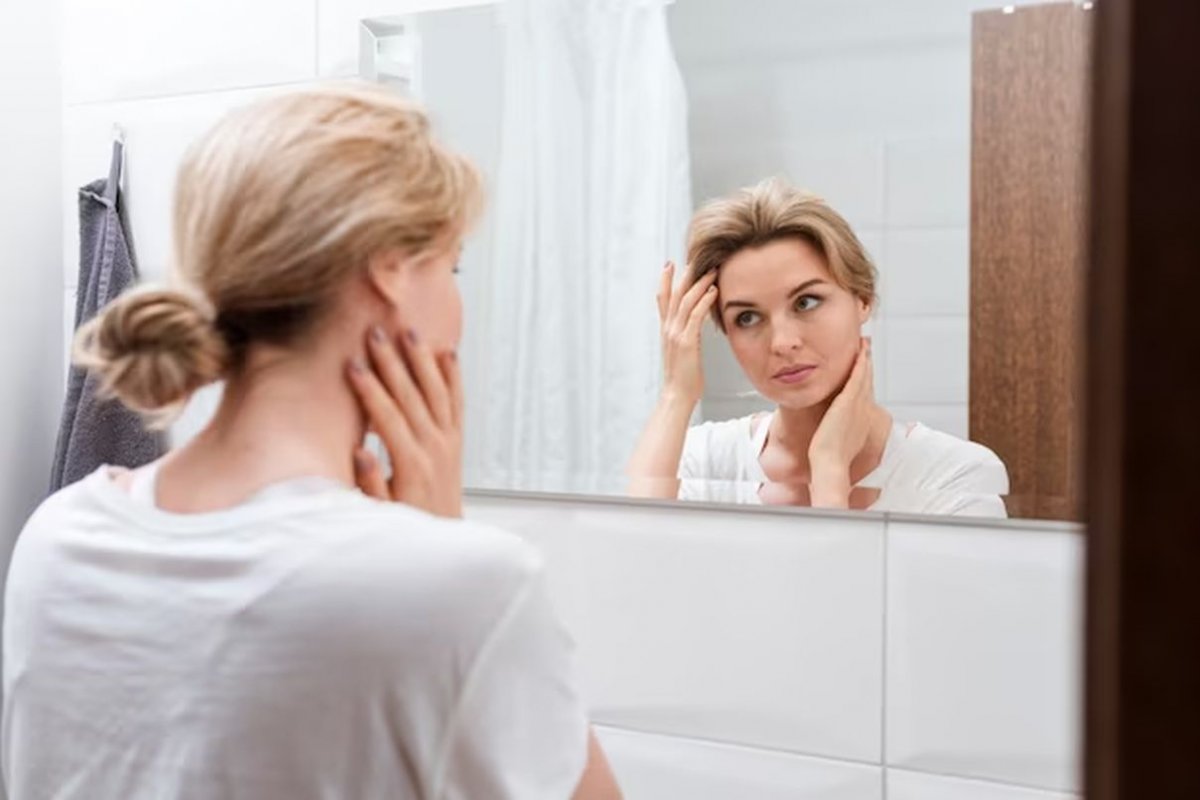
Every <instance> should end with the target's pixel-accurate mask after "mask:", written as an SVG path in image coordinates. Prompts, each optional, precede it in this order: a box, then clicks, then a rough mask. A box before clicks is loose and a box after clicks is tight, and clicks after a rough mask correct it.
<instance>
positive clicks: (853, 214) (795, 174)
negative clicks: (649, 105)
mask: <svg viewBox="0 0 1200 800" xmlns="http://www.w3.org/2000/svg"><path fill="white" fill-rule="evenodd" d="M694 103H695V101H693V107H695V105H694ZM698 137H699V134H697V135H696V138H698ZM691 157H692V161H693V164H694V165H695V166H694V168H693V173H694V175H695V183H694V185H693V187H692V192H693V195H694V197H695V201H696V203H697V205H699V204H700V203H703V202H705V201H706V200H709V199H711V198H714V197H720V196H723V195H726V194H729V193H730V192H732V191H734V190H736V189H740V188H742V187H744V186H749V185H752V184H755V183H757V182H758V181H760V180H762V179H763V178H767V177H770V176H773V175H778V176H782V177H784V178H786V179H787V180H789V181H791V182H792V183H794V184H795V185H797V186H801V187H803V188H805V189H808V190H809V191H812V192H815V193H816V194H819V195H821V196H822V197H824V198H825V199H826V200H828V201H829V202H830V203H831V204H832V205H833V206H834V207H835V208H837V209H838V210H839V211H840V212H841V213H842V214H843V215H845V217H846V219H848V220H849V221H850V223H851V224H852V225H854V226H855V228H856V229H859V230H868V229H878V228H880V227H881V226H882V225H883V148H882V146H881V145H880V144H879V143H878V142H875V141H872V140H869V139H868V140H863V141H857V142H856V141H852V140H851V141H847V140H845V139H825V140H819V139H817V140H805V139H787V140H782V139H781V140H779V141H771V142H765V143H762V144H759V145H756V146H754V147H749V148H744V149H743V148H731V147H730V146H729V143H728V142H727V141H726V142H723V143H718V144H717V145H716V146H712V145H706V146H700V147H697V148H696V149H693V151H692V153H691Z"/></svg>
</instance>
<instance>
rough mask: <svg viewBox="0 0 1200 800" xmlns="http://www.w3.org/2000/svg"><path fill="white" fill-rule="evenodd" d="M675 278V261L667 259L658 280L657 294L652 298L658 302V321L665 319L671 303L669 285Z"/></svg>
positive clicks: (664, 320)
mask: <svg viewBox="0 0 1200 800" xmlns="http://www.w3.org/2000/svg"><path fill="white" fill-rule="evenodd" d="M674 279H675V263H674V262H672V261H668V262H667V263H666V265H665V266H664V267H663V271H662V277H660V278H659V281H658V294H657V295H655V296H654V299H655V300H656V301H657V302H658V321H659V322H666V321H667V309H668V308H669V307H670V305H671V286H672V285H673V282H674Z"/></svg>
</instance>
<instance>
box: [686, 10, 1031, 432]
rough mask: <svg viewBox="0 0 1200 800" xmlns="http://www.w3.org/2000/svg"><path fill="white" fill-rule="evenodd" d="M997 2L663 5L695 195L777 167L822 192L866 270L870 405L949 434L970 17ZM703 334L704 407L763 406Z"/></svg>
mask: <svg viewBox="0 0 1200 800" xmlns="http://www.w3.org/2000/svg"><path fill="white" fill-rule="evenodd" d="M1009 4H1010V3H1001V2H999V0H921V2H909V3H896V2H889V0H804V1H803V2H797V1H796V0H753V2H746V0H704V2H701V3H691V2H687V1H686V0H684V2H680V3H677V4H676V5H675V6H674V7H673V8H672V9H671V10H670V14H669V18H670V21H671V32H672V39H673V41H674V42H675V49H676V58H677V60H678V61H679V63H680V65H681V68H682V70H683V74H684V78H685V81H686V83H687V88H688V94H689V102H690V103H691V121H690V134H691V147H692V161H693V168H692V173H693V187H694V194H695V199H696V201H697V203H699V202H702V201H704V200H705V199H708V198H711V197H714V196H717V195H721V194H724V193H726V192H729V191H731V190H733V189H736V188H739V187H742V186H746V185H749V184H751V183H754V182H757V181H758V180H760V179H761V178H763V177H764V176H767V175H772V174H778V173H780V172H782V173H783V174H785V175H786V176H787V177H788V178H790V179H791V180H792V181H793V182H795V183H797V184H798V185H800V186H803V187H806V188H809V189H811V190H813V191H816V192H817V193H818V194H821V195H823V196H824V197H826V198H827V199H828V200H829V201H830V202H831V203H832V204H833V206H834V207H835V208H837V209H838V210H840V211H841V212H842V213H843V214H845V215H846V217H847V218H848V219H849V221H850V223H851V224H852V225H853V226H854V228H855V230H856V231H857V232H858V233H859V235H860V236H861V238H862V240H863V243H864V244H865V245H866V247H867V249H868V250H869V251H870V253H871V254H872V256H873V257H874V259H875V261H876V263H877V265H878V267H879V271H880V278H881V281H880V286H879V289H880V296H881V304H880V306H879V310H878V313H877V315H876V317H875V319H874V321H873V324H872V326H871V329H870V331H869V332H870V333H871V334H872V335H873V337H874V339H873V345H874V352H875V386H876V393H877V395H878V397H879V399H880V401H881V402H882V403H883V404H884V405H885V406H887V407H888V408H890V409H891V410H892V412H893V413H894V414H895V415H896V416H898V417H900V418H903V419H908V420H916V421H921V422H925V423H926V424H929V425H931V426H933V427H935V428H940V429H942V430H945V431H947V432H950V433H954V434H956V435H959V436H964V437H965V436H966V435H967V420H968V416H967V390H968V363H969V362H968V325H967V312H968V301H969V268H970V262H969V228H970V226H969V222H970V193H969V187H970V158H969V147H970V130H971V129H970V125H971V58H970V55H971V51H970V43H971V12H972V11H973V10H976V9H979V8H997V7H999V6H1001V5H1009ZM1017 5H1022V3H1017ZM707 335H708V337H709V340H710V343H711V344H712V345H713V346H709V347H707V348H706V349H705V357H706V364H705V366H706V379H707V385H706V389H707V391H706V394H705V398H704V407H703V413H704V416H705V417H706V418H710V419H727V418H729V417H733V416H740V415H742V414H745V413H749V412H750V411H751V410H757V409H759V408H765V407H766V406H764V405H763V401H762V400H761V399H758V398H756V397H753V396H747V395H748V393H749V392H751V387H750V385H749V383H748V382H747V381H746V380H745V378H744V377H743V375H742V373H741V371H740V369H739V368H738V367H737V364H736V362H735V361H734V360H733V357H732V355H731V354H730V353H729V349H728V347H725V346H724V345H723V344H721V343H719V339H720V337H719V335H718V334H716V332H715V331H712V330H710V331H708V332H707Z"/></svg>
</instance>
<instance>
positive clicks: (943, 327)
mask: <svg viewBox="0 0 1200 800" xmlns="http://www.w3.org/2000/svg"><path fill="white" fill-rule="evenodd" d="M969 331H970V329H969V327H968V324H967V319H966V317H926V318H922V317H901V318H892V317H889V318H888V320H887V354H886V356H887V362H886V367H885V369H886V371H887V378H886V380H887V390H888V400H889V402H891V403H894V404H899V405H911V404H937V405H950V404H956V403H966V402H967V388H968V385H969V383H970V373H969V366H970V365H969V362H968V346H969V339H968V337H969Z"/></svg>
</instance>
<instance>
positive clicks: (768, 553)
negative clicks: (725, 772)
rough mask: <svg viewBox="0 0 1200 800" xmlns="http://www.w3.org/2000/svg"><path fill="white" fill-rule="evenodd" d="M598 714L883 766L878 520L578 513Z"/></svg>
mask: <svg viewBox="0 0 1200 800" xmlns="http://www.w3.org/2000/svg"><path fill="white" fill-rule="evenodd" d="M570 524H571V525H572V530H573V531H574V532H575V533H576V534H577V535H578V536H579V548H580V550H579V559H580V563H581V564H583V565H585V570H586V574H585V577H584V578H583V581H584V583H585V586H586V590H585V592H584V597H583V608H582V617H581V623H580V626H579V628H578V630H577V631H576V633H577V637H578V640H579V645H580V653H581V661H582V664H583V667H584V678H585V680H584V686H585V689H586V694H587V697H588V698H589V699H590V701H591V704H592V708H593V712H594V718H595V719H596V720H597V721H598V722H600V723H603V724H610V725H615V726H618V727H625V728H633V729H637V730H645V731H652V732H658V733H668V734H674V735H682V736H692V737H696V738H702V739H713V740H719V741H725V742H730V743H738V744H747V745H757V746H763V747H770V748H776V749H782V750H788V751H791V752H796V753H803V754H809V755H818V756H829V757H834V758H849V759H855V760H863V761H878V759H879V757H880V752H879V748H880V741H881V735H882V731H881V718H880V711H881V702H882V698H881V695H880V692H881V681H882V674H881V669H882V651H881V647H882V619H881V616H882V608H881V602H882V586H881V581H882V577H883V574H882V564H881V560H880V559H881V556H882V553H881V536H882V522H881V521H880V520H877V519H873V518H830V517H822V516H815V515H811V514H804V513H795V514H779V515H776V514H764V513H747V512H740V511H728V512H716V513H714V512H711V511H707V512H706V511H702V510H697V509H682V508H681V509H655V508H646V509H634V508H627V507H621V506H611V507H601V506H594V507H581V508H579V509H578V511H577V513H576V514H575V515H574V516H573V518H572V520H571V523H570Z"/></svg>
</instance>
